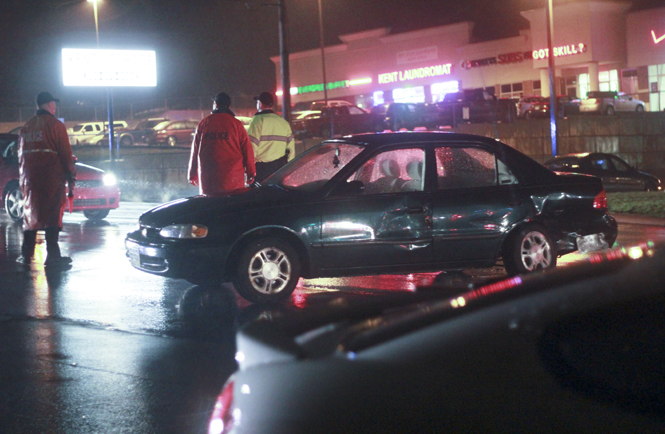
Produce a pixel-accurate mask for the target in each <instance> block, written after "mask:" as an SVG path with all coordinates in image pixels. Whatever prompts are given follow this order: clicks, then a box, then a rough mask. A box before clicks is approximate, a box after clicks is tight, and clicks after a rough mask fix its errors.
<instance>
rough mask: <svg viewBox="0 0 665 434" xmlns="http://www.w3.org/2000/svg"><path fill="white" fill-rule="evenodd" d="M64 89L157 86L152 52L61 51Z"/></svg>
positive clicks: (75, 49)
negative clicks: (71, 87)
mask: <svg viewBox="0 0 665 434" xmlns="http://www.w3.org/2000/svg"><path fill="white" fill-rule="evenodd" d="M62 80H63V83H64V85H65V86H101V87H118V86H146V87H148V86H157V59H156V56H155V52H154V51H145V50H98V49H97V50H93V49H78V48H63V49H62Z"/></svg>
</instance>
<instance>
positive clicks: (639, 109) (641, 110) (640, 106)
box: [635, 105, 644, 113]
mask: <svg viewBox="0 0 665 434" xmlns="http://www.w3.org/2000/svg"><path fill="white" fill-rule="evenodd" d="M635 111H636V112H638V113H639V112H643V111H644V106H643V105H638V106H637V107H635Z"/></svg>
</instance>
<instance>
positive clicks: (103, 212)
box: [83, 209, 109, 220]
mask: <svg viewBox="0 0 665 434" xmlns="http://www.w3.org/2000/svg"><path fill="white" fill-rule="evenodd" d="M83 215H84V216H85V218H87V219H88V220H103V219H105V218H106V216H107V215H109V210H108V209H87V210H85V211H83Z"/></svg>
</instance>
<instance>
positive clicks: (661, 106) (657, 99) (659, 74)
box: [649, 63, 665, 111]
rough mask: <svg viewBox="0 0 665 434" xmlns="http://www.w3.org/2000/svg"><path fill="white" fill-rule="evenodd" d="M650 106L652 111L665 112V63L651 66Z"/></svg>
mask: <svg viewBox="0 0 665 434" xmlns="http://www.w3.org/2000/svg"><path fill="white" fill-rule="evenodd" d="M649 106H650V109H651V111H662V110H665V63H664V64H660V65H651V66H649Z"/></svg>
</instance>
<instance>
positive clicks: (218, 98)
mask: <svg viewBox="0 0 665 434" xmlns="http://www.w3.org/2000/svg"><path fill="white" fill-rule="evenodd" d="M212 100H213V101H215V102H216V103H217V105H218V106H221V107H228V106H230V105H231V97H230V96H229V94H228V93H226V92H220V93H218V94H217V95H215V97H214V98H213V99H212Z"/></svg>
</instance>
